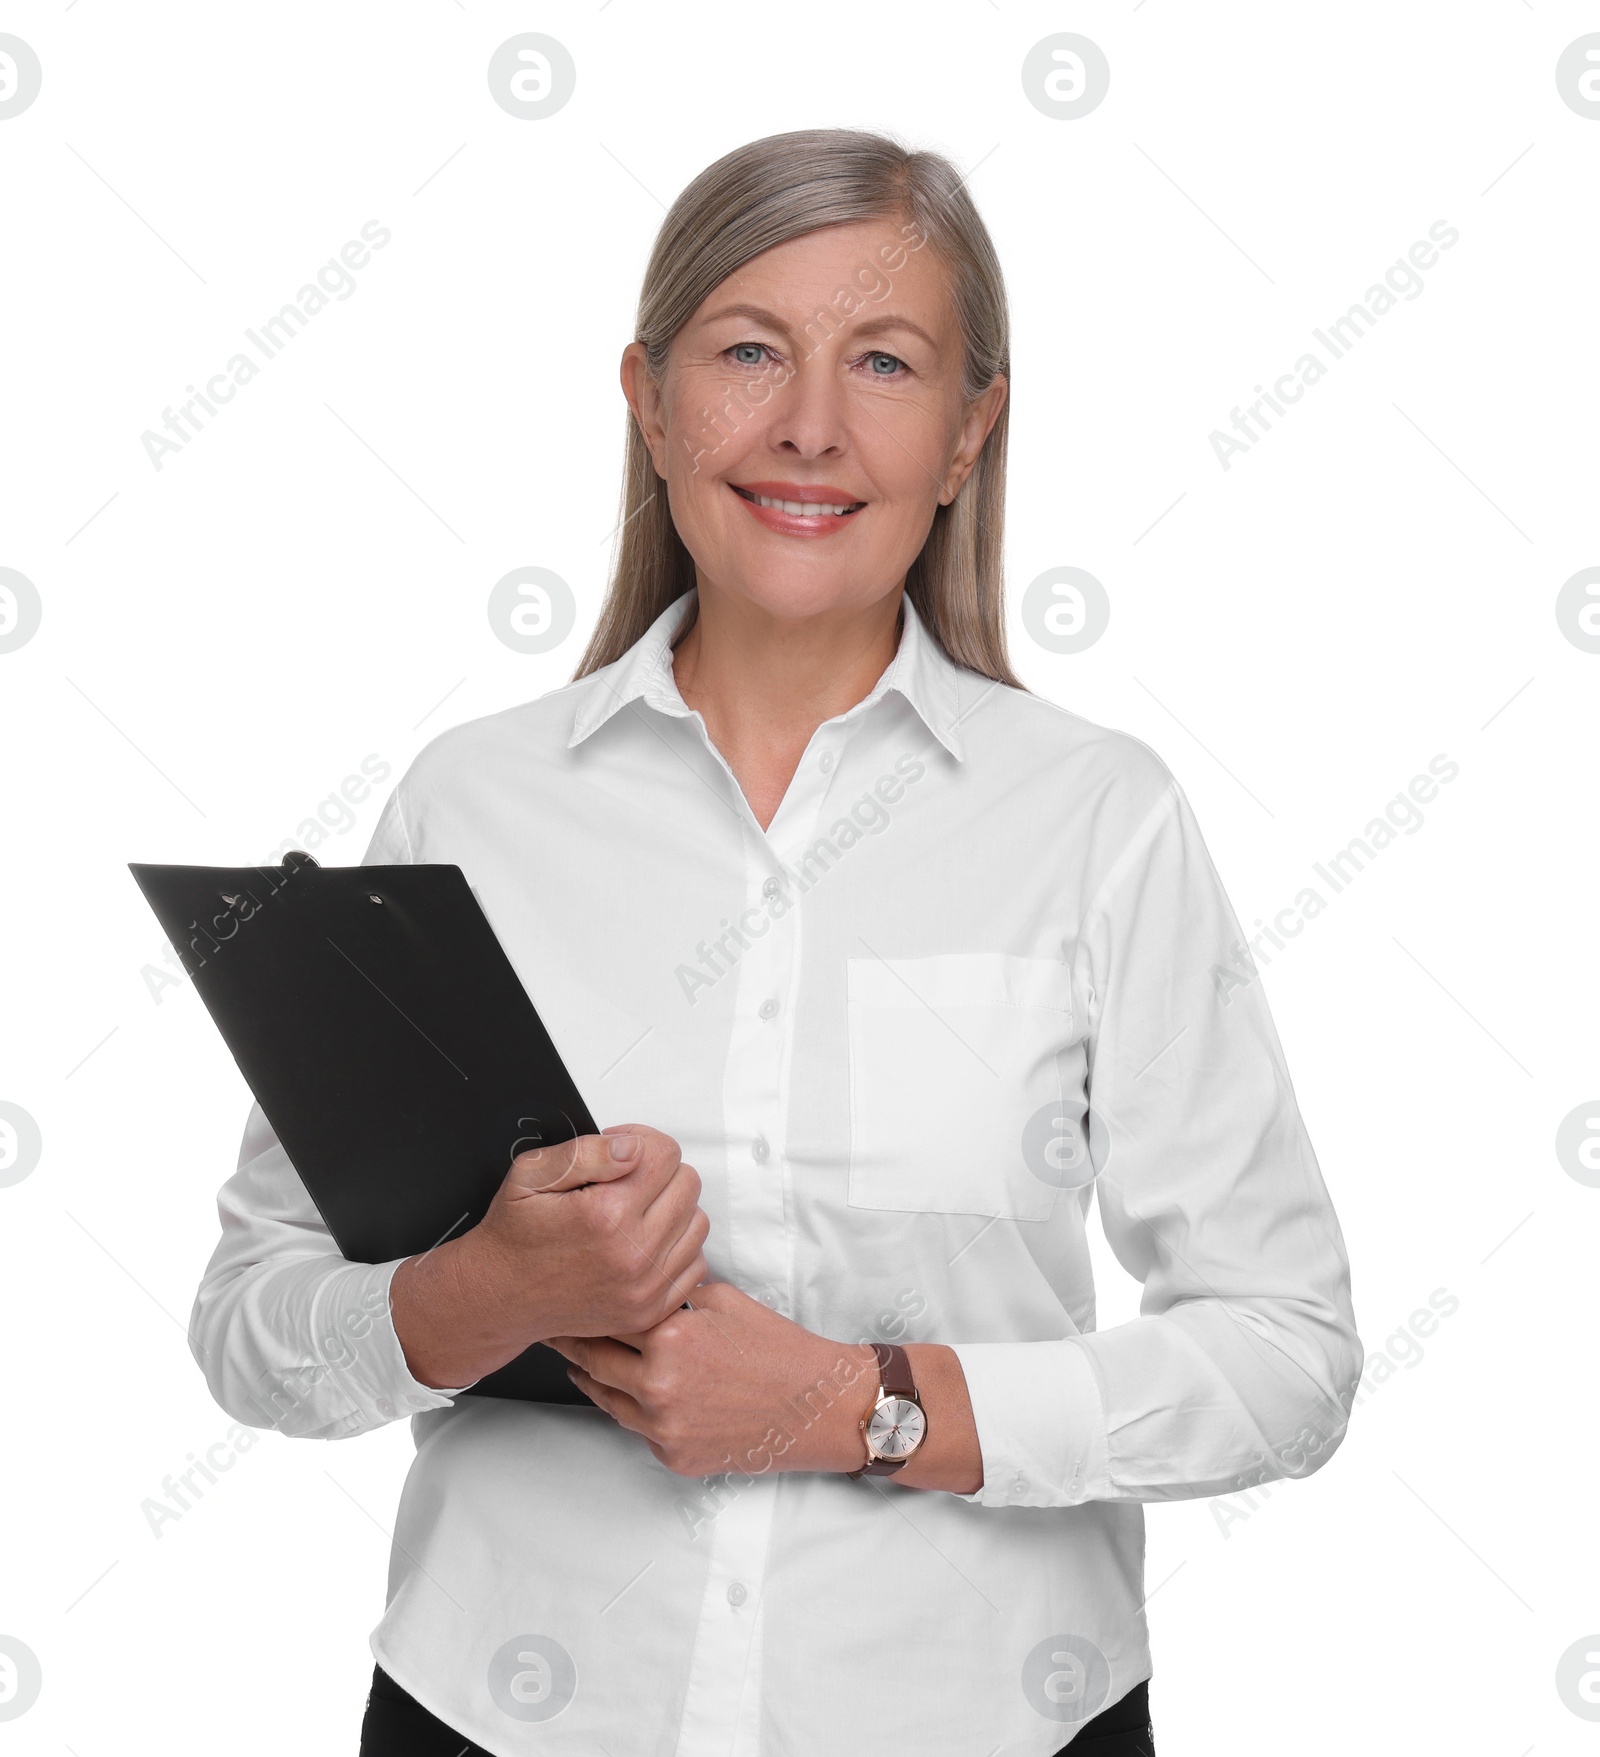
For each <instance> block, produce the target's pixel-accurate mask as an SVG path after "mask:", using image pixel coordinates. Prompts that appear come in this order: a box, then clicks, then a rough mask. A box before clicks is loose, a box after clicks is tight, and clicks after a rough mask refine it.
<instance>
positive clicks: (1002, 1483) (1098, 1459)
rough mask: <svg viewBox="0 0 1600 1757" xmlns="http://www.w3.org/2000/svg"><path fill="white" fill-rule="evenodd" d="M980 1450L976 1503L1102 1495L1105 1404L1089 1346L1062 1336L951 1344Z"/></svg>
mask: <svg viewBox="0 0 1600 1757" xmlns="http://www.w3.org/2000/svg"><path fill="white" fill-rule="evenodd" d="M948 1346H949V1347H950V1348H951V1349H952V1350H953V1351H954V1353H955V1355H956V1358H957V1359H958V1360H959V1361H960V1362H961V1371H962V1372H963V1374H965V1376H966V1381H967V1395H968V1396H969V1397H970V1399H971V1401H972V1417H973V1421H974V1422H975V1424H976V1426H977V1429H978V1446H979V1449H980V1451H981V1452H982V1455H983V1487H982V1488H981V1489H977V1490H975V1491H974V1492H973V1493H972V1494H970V1495H957V1496H956V1497H955V1498H956V1499H957V1500H959V1501H976V1502H977V1503H978V1504H979V1505H980V1506H982V1507H1075V1506H1077V1505H1078V1504H1079V1503H1080V1502H1082V1501H1093V1500H1097V1499H1104V1498H1108V1497H1109V1495H1110V1478H1109V1471H1108V1465H1107V1459H1108V1447H1107V1443H1106V1416H1105V1407H1104V1404H1103V1403H1102V1401H1101V1397H1100V1384H1099V1381H1098V1380H1097V1379H1096V1378H1095V1373H1094V1365H1093V1363H1092V1362H1091V1361H1090V1359H1089V1352H1088V1350H1087V1349H1085V1348H1081V1347H1080V1346H1079V1344H1078V1340H1077V1339H1076V1338H1075V1337H1068V1338H1067V1339H1066V1340H1064V1341H1060V1342H953V1343H950V1344H949V1345H948Z"/></svg>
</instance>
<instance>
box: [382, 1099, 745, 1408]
mask: <svg viewBox="0 0 1600 1757" xmlns="http://www.w3.org/2000/svg"><path fill="white" fill-rule="evenodd" d="M699 1201H700V1178H699V1174H698V1173H697V1172H696V1171H695V1169H694V1167H693V1166H692V1165H685V1164H684V1163H683V1162H682V1159H681V1157H680V1155H679V1152H678V1143H677V1142H676V1141H674V1140H673V1139H672V1138H671V1137H670V1136H669V1135H664V1134H662V1133H661V1131H660V1130H659V1129H651V1128H646V1127H644V1126H643V1125H642V1124H633V1123H623V1124H618V1125H617V1126H615V1127H613V1128H609V1129H607V1130H605V1131H604V1133H602V1134H599V1135H582V1136H580V1137H579V1138H578V1139H577V1140H576V1141H568V1142H566V1143H564V1144H563V1145H561V1146H559V1147H547V1148H545V1149H543V1150H542V1151H539V1152H532V1153H521V1154H519V1155H518V1156H517V1157H516V1158H515V1159H514V1160H513V1161H512V1162H511V1169H510V1170H509V1171H508V1172H507V1173H506V1176H505V1181H504V1182H503V1183H502V1184H501V1186H500V1188H499V1190H498V1191H497V1192H496V1194H495V1198H494V1201H493V1202H492V1203H491V1204H490V1206H489V1212H488V1213H487V1214H485V1215H484V1217H483V1219H482V1220H480V1221H479V1222H478V1224H477V1225H476V1226H474V1227H473V1228H472V1229H471V1231H469V1232H465V1233H463V1234H462V1235H461V1237H460V1238H456V1239H451V1240H450V1241H449V1242H448V1243H446V1244H442V1245H439V1246H436V1247H435V1248H434V1249H433V1250H431V1251H424V1252H423V1253H422V1255H421V1256H419V1257H408V1258H407V1259H406V1261H405V1262H403V1263H402V1264H401V1265H400V1266H399V1268H397V1269H396V1270H395V1272H394V1276H393V1278H392V1279H391V1281H390V1284H389V1308H390V1311H391V1313H392V1314H393V1318H394V1327H395V1333H396V1335H397V1336H398V1337H399V1339H400V1346H401V1348H402V1349H403V1350H404V1352H405V1357H406V1363H407V1365H408V1366H409V1367H410V1369H411V1372H412V1373H413V1375H414V1376H415V1377H416V1378H417V1379H419V1380H420V1381H421V1382H422V1383H423V1384H424V1385H432V1386H436V1387H443V1386H450V1385H471V1384H475V1383H476V1382H477V1381H478V1380H479V1379H481V1378H482V1377H483V1376H484V1374H485V1373H490V1372H493V1371H494V1369H495V1368H496V1367H500V1366H504V1365H505V1363H506V1362H507V1361H508V1360H512V1359H514V1358H515V1357H516V1356H517V1355H519V1354H521V1353H522V1351H523V1350H524V1349H525V1348H527V1347H528V1346H529V1345H530V1344H532V1343H535V1342H540V1341H543V1340H544V1339H545V1337H547V1336H550V1335H566V1334H578V1335H585V1336H605V1335H609V1334H612V1333H614V1332H627V1331H634V1330H645V1329H648V1328H649V1327H650V1326H651V1325H652V1324H656V1323H659V1322H660V1320H661V1319H662V1318H663V1317H665V1316H666V1314H667V1313H668V1312H671V1311H674V1310H676V1308H677V1307H679V1306H680V1305H682V1303H683V1302H684V1300H685V1299H687V1298H688V1297H689V1296H690V1294H691V1293H692V1292H693V1291H694V1288H695V1286H696V1285H697V1283H699V1282H700V1281H702V1280H703V1279H704V1278H705V1275H706V1260H705V1256H704V1254H703V1252H702V1249H701V1247H702V1246H703V1245H704V1244H705V1241H706V1234H707V1233H708V1231H709V1230H710V1225H711V1223H710V1221H709V1220H708V1219H707V1218H706V1214H705V1211H704V1209H702V1208H701V1207H700V1206H699Z"/></svg>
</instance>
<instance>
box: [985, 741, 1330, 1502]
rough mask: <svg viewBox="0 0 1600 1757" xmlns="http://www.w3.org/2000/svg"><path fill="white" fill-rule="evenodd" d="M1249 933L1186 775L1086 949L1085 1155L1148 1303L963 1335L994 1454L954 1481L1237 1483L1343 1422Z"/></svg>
mask: <svg viewBox="0 0 1600 1757" xmlns="http://www.w3.org/2000/svg"><path fill="white" fill-rule="evenodd" d="M1242 940H1243V936H1242V934H1241V933H1240V930H1239V924H1238V921H1237V918H1236V917H1235V915H1234V912H1233V909H1232V907H1231V906H1230V904H1229V902H1228V899H1227V896H1226V895H1225V893H1224V891H1223V888H1222V883H1221V880H1220V879H1219V878H1218V876H1217V872H1216V868H1215V867H1214V866H1213V864H1212V862H1211V858H1210V856H1209V854H1208V853H1207V850H1206V847H1205V844H1204V842H1203V841H1202V839H1201V836H1200V831H1199V827H1198V825H1197V824H1196V822H1195V820H1194V816H1193V813H1192V812H1191V810H1190V808H1189V803H1188V801H1187V799H1186V798H1185V797H1184V795H1183V793H1182V790H1181V789H1180V788H1179V787H1178V785H1177V783H1176V782H1175V781H1173V780H1172V779H1171V777H1170V775H1168V776H1167V777H1166V786H1165V789H1164V791H1163V793H1162V795H1161V797H1160V798H1159V799H1158V800H1157V801H1156V803H1155V804H1154V806H1153V807H1152V808H1151V809H1150V810H1149V812H1148V813H1147V814H1146V815H1145V816H1144V818H1143V821H1142V822H1141V823H1140V824H1139V826H1138V828H1137V829H1136V830H1135V831H1134V833H1133V835H1132V837H1131V839H1130V840H1129V841H1128V843H1127V844H1126V846H1125V847H1124V849H1123V851H1122V852H1121V854H1120V855H1119V856H1118V857H1117V858H1116V860H1115V862H1114V864H1113V865H1112V867H1111V868H1110V870H1109V871H1108V872H1107V874H1106V876H1105V878H1104V879H1103V880H1102V881H1101V882H1100V883H1099V885H1098V888H1097V890H1096V892H1095V894H1094V896H1093V898H1092V900H1091V901H1090V903H1089V905H1088V907H1087V908H1086V910H1085V912H1084V917H1083V920H1082V923H1081V927H1080V933H1079V945H1078V950H1077V959H1078V964H1077V968H1078V970H1079V971H1080V972H1081V979H1082V983H1083V991H1084V998H1085V1002H1086V1018H1087V1024H1088V1037H1087V1057H1088V1075H1087V1085H1088V1098H1089V1120H1090V1136H1089V1151H1090V1164H1091V1166H1092V1167H1093V1170H1094V1173H1095V1184H1096V1190H1097V1195H1098V1201H1099V1205H1100V1213H1101V1218H1102V1222H1103V1224H1104V1227H1105V1232H1106V1237H1107V1239H1108V1241H1109V1243H1110V1245H1111V1248H1112V1250H1113V1251H1114V1252H1115V1254H1116V1256H1117V1258H1118V1260H1119V1261H1120V1262H1121V1263H1122V1265H1123V1266H1124V1267H1125V1268H1126V1269H1127V1270H1128V1271H1129V1273H1130V1274H1132V1275H1134V1276H1135V1277H1137V1278H1138V1279H1139V1280H1140V1281H1141V1282H1142V1283H1143V1286H1144V1292H1143V1297H1142V1298H1141V1301H1140V1316H1139V1317H1138V1318H1136V1319H1133V1320H1131V1321H1130V1322H1128V1323H1125V1324H1118V1325H1115V1326H1113V1327H1112V1328H1110V1329H1108V1330H1103V1331H1094V1330H1091V1331H1087V1332H1084V1333H1082V1334H1078V1335H1074V1336H1071V1337H1068V1338H1065V1339H1063V1340H1061V1341H1053V1342H1024V1343H966V1344H960V1345H956V1347H955V1353H956V1354H957V1356H958V1357H959V1359H960V1361H961V1365H962V1370H963V1372H964V1374H965V1376H966V1380H967V1387H968V1391H969V1393H970V1396H971V1399H972V1407H973V1414H974V1418H975V1421H976V1425H977V1431H978V1439H979V1443H980V1446H981V1449H982V1454H983V1466H984V1482H983V1487H982V1488H981V1489H979V1490H977V1491H976V1492H975V1493H974V1494H971V1495H966V1496H962V1497H959V1498H961V1499H964V1500H970V1501H976V1502H979V1503H980V1504H982V1505H984V1506H995V1507H998V1506H1029V1507H1052V1506H1068V1505H1073V1504H1075V1503H1077V1502H1080V1501H1084V1500H1105V1501H1163V1500H1180V1499H1187V1498H1191V1497H1195V1496H1200V1495H1214V1494H1223V1493H1229V1492H1232V1491H1235V1490H1238V1489H1242V1488H1245V1487H1248V1486H1251V1485H1253V1484H1255V1483H1259V1482H1265V1481H1268V1480H1270V1479H1273V1478H1278V1477H1287V1476H1302V1475H1307V1474H1309V1473H1310V1472H1311V1471H1313V1470H1315V1469H1317V1468H1318V1467H1319V1466H1320V1465H1321V1464H1323V1463H1324V1462H1325V1461H1326V1460H1327V1459H1328V1457H1329V1456H1330V1455H1331V1454H1332V1453H1333V1452H1334V1450H1335V1449H1336V1448H1337V1447H1338V1445H1339V1443H1340V1441H1341V1440H1342V1439H1343V1437H1344V1432H1345V1426H1346V1421H1347V1419H1348V1410H1349V1407H1350V1403H1351V1400H1352V1398H1353V1397H1354V1393H1355V1388H1356V1385H1357V1383H1358V1381H1359V1378H1360V1373H1361V1365H1362V1355H1361V1343H1360V1338H1359V1337H1358V1335H1357V1333H1356V1326H1355V1316H1354V1312H1353V1310H1352V1306H1351V1299H1350V1273H1349V1262H1348V1258H1347V1256H1346V1252H1345V1246H1344V1240H1343V1236H1342V1234H1341V1232H1340V1228H1339V1223H1338V1220H1337V1218H1336V1216H1335V1214H1334V1211H1333V1206H1332V1203H1331V1201H1330V1200H1329V1197H1328V1192H1327V1189H1326V1187H1325V1185H1324V1183H1323V1180H1322V1175H1321V1172H1320V1170H1319V1168H1318V1165H1317V1160H1316V1156H1315V1154H1314V1153H1313V1151H1312V1147H1311V1143H1310V1140H1309V1139H1308V1137H1307V1134H1306V1130H1305V1125H1304V1123H1303V1121H1302V1120H1301V1117H1300V1112H1299V1107H1298V1104H1297V1103H1296V1100H1295V1095H1294V1090H1293V1088H1292V1086H1291V1085H1290V1082H1289V1074H1288V1069H1287V1067H1286V1065H1285V1063H1284V1058H1283V1051H1282V1048H1281V1046H1280V1044H1279V1041H1278V1035H1277V1031H1276V1029H1275V1027H1274V1025H1273V1023H1272V1018H1271V1015H1270V1014H1269V1012H1268V1010H1267V1003H1266V998H1265V996H1264V995H1263V993H1262V990H1261V984H1260V982H1259V980H1256V979H1254V976H1253V973H1252V966H1250V964H1249V963H1248V962H1245V963H1244V964H1243V966H1242V967H1241V962H1240V960H1241V953H1242V951H1243V948H1242V943H1241V942H1242ZM1244 957H1245V958H1246V959H1247V958H1248V954H1247V953H1245V954H1244Z"/></svg>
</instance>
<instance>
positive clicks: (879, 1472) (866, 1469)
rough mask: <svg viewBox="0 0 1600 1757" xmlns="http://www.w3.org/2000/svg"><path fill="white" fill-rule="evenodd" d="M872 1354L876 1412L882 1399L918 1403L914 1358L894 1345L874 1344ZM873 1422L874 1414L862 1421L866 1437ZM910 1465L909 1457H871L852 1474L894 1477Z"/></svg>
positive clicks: (853, 1476) (853, 1477)
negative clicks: (876, 1376) (913, 1372)
mask: <svg viewBox="0 0 1600 1757" xmlns="http://www.w3.org/2000/svg"><path fill="white" fill-rule="evenodd" d="M872 1352H873V1354H874V1356H875V1357H876V1359H877V1362H878V1384H879V1395H878V1397H875V1398H874V1399H873V1402H872V1408H873V1409H876V1408H877V1406H878V1402H879V1399H880V1398H882V1397H908V1398H911V1399H912V1400H913V1401H915V1400H916V1396H917V1386H916V1380H915V1379H914V1378H913V1376H912V1372H911V1356H910V1355H908V1354H907V1353H906V1351H905V1350H904V1349H903V1348H900V1347H898V1346H897V1345H896V1344H895V1343H893V1342H874V1343H873V1345H872ZM871 1419H872V1410H870V1409H869V1410H868V1411H867V1414H866V1415H865V1416H864V1417H863V1418H862V1422H861V1428H862V1432H863V1436H864V1435H865V1431H866V1426H867V1422H868V1421H870V1420H871ZM863 1443H864V1442H863ZM909 1462H910V1458H909V1455H908V1456H907V1457H905V1458H874V1457H872V1456H871V1455H870V1454H869V1456H868V1458H867V1461H866V1463H865V1464H863V1465H862V1466H861V1468H860V1469H859V1470H852V1471H850V1472H849V1475H850V1477H851V1479H852V1480H854V1479H855V1478H856V1477H861V1476H893V1475H894V1473H895V1472H896V1471H897V1470H900V1469H902V1468H903V1467H904V1466H905V1465H906V1464H908V1463H909Z"/></svg>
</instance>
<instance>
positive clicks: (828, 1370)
mask: <svg viewBox="0 0 1600 1757" xmlns="http://www.w3.org/2000/svg"><path fill="white" fill-rule="evenodd" d="M689 1297H690V1298H691V1299H692V1300H693V1302H694V1309H693V1310H692V1311H675V1312H673V1313H672V1314H671V1315H670V1316H668V1317H666V1318H664V1319H663V1320H662V1321H661V1322H660V1323H659V1324H657V1325H656V1326H655V1327H654V1328H653V1329H650V1330H646V1331H643V1332H633V1333H629V1334H623V1335H618V1336H613V1337H583V1336H548V1337H546V1338H545V1340H546V1341H547V1342H548V1343H549V1345H550V1346H551V1347H552V1348H554V1349H558V1350H559V1351H560V1352H561V1353H562V1354H564V1355H565V1356H566V1357H567V1359H568V1360H569V1361H571V1362H572V1363H573V1366H572V1380H573V1383H574V1384H575V1385H577V1387H578V1389H579V1390H580V1391H582V1392H583V1393H584V1394H585V1395H586V1396H588V1397H592V1398H593V1399H594V1401H595V1402H596V1403H598V1404H599V1405H600V1407H601V1408H602V1409H603V1410H605V1411H607V1412H608V1413H609V1414H610V1415H613V1416H615V1418H616V1419H617V1420H618V1421H619V1422H620V1423H621V1424H622V1426H623V1427H625V1428H631V1429H633V1431H634V1432H635V1433H637V1434H642V1435H643V1436H644V1438H645V1440H646V1441H647V1442H648V1443H649V1446H650V1450H651V1451H652V1452H653V1453H654V1454H655V1455H656V1457H657V1458H658V1459H659V1460H660V1461H661V1462H662V1463H663V1464H664V1465H666V1467H667V1468H668V1470H671V1471H675V1472H676V1473H677V1474H678V1475H679V1476H716V1475H720V1474H722V1473H723V1472H726V1471H742V1472H746V1473H749V1474H759V1473H760V1472H762V1471H766V1470H832V1471H848V1470H856V1469H858V1468H859V1467H860V1466H861V1465H862V1464H864V1463H865V1462H866V1456H867V1452H866V1442H865V1441H864V1440H863V1439H862V1437H861V1430H860V1428H859V1426H858V1425H857V1424H858V1423H859V1422H860V1420H861V1418H862V1416H864V1415H865V1414H866V1412H867V1410H868V1408H869V1407H870V1406H871V1403H872V1399H873V1396H874V1394H875V1393H876V1391H877V1388H878V1376H877V1362H876V1360H875V1357H874V1355H873V1352H872V1349H871V1347H870V1345H868V1344H866V1343H847V1342H830V1341H829V1340H828V1339H827V1338H826V1337H825V1336H817V1335H815V1334H813V1332H811V1331H810V1330H805V1329H802V1328H801V1326H800V1325H798V1324H795V1323H791V1322H790V1320H789V1319H788V1318H785V1317H782V1316H780V1315H779V1314H778V1313H777V1312H774V1311H772V1310H771V1309H770V1308H769V1307H767V1306H764V1305H762V1304H761V1302H760V1301H759V1300H755V1299H752V1298H751V1297H750V1296H749V1294H747V1293H742V1292H740V1290H739V1289H738V1288H737V1287H734V1286H733V1285H732V1284H731V1283H729V1282H726V1281H709V1282H707V1283H705V1284H704V1285H703V1286H701V1287H697V1288H695V1289H694V1290H693V1292H692V1293H691V1294H690V1296H689Z"/></svg>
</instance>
